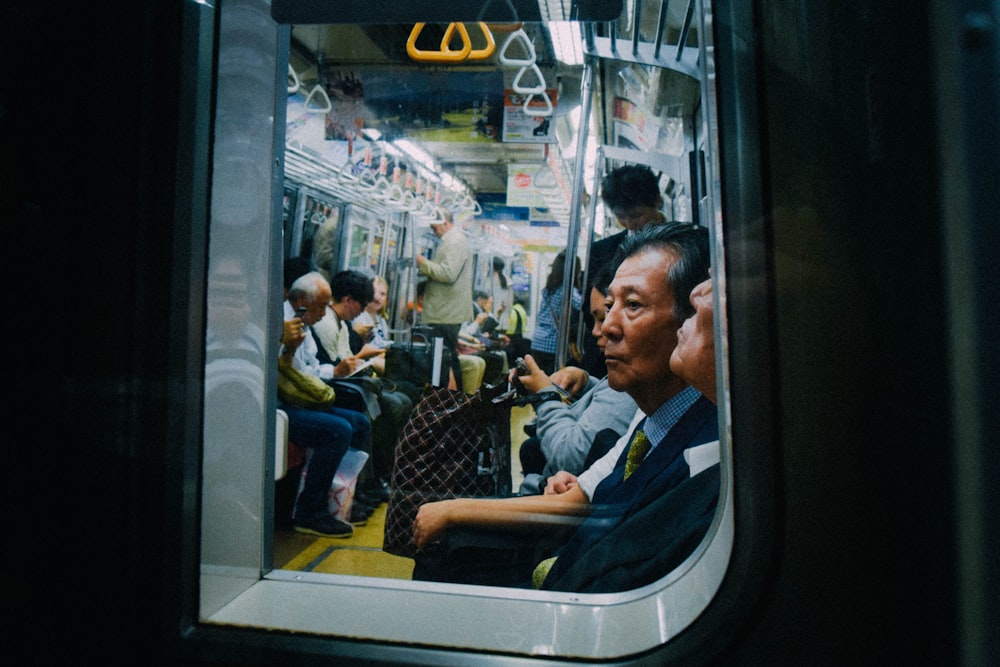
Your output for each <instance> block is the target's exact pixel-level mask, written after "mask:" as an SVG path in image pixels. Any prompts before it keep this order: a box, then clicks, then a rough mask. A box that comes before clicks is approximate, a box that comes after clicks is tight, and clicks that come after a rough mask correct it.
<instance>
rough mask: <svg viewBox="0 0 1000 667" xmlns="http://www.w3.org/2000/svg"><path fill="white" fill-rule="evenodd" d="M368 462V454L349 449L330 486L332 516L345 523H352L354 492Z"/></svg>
mask: <svg viewBox="0 0 1000 667" xmlns="http://www.w3.org/2000/svg"><path fill="white" fill-rule="evenodd" d="M367 460H368V452H363V451H361V450H360V449H348V450H347V453H345V454H344V458H342V459H341V460H340V465H339V466H337V474H335V475H334V476H333V483H331V484H330V495H329V508H330V516H332V517H333V518H335V519H339V520H340V521H343V522H344V523H350V521H351V507H352V506H353V505H354V490H355V487H356V486H357V483H358V475H360V474H361V469H362V468H363V467H364V466H365V462H366V461H367Z"/></svg>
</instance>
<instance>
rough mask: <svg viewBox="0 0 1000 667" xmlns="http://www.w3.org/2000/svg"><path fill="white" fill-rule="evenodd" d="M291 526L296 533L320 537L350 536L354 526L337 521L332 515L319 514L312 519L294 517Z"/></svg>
mask: <svg viewBox="0 0 1000 667" xmlns="http://www.w3.org/2000/svg"><path fill="white" fill-rule="evenodd" d="M292 528H293V529H294V530H295V532H297V533H307V534H309V535H319V536H320V537H350V536H351V535H353V534H354V528H352V527H351V526H350V524H346V523H344V522H343V521H338V520H337V519H334V518H333V517H332V516H320V517H316V518H314V519H296V520H295V523H294V524H292Z"/></svg>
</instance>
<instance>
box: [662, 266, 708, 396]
mask: <svg viewBox="0 0 1000 667" xmlns="http://www.w3.org/2000/svg"><path fill="white" fill-rule="evenodd" d="M691 305H692V306H694V311H695V312H694V315H692V316H691V317H689V318H687V319H686V320H684V324H682V325H681V328H680V329H679V330H678V331H677V347H675V348H674V351H673V354H671V355H670V370H672V371H673V372H674V374H675V375H677V376H678V377H680V378H683V379H684V380H685V381H687V382H688V383H689V384H691V386H693V387H694V388H695V389H697V390H698V391H700V392H701V393H702V394H704V395H705V396H707V397H708V398H710V399H713V400H714V398H715V331H714V328H713V318H712V316H713V312H712V281H711V279H709V280H706V281H705V282H703V283H700V284H699V285H697V286H696V287H695V288H694V289H693V290H691Z"/></svg>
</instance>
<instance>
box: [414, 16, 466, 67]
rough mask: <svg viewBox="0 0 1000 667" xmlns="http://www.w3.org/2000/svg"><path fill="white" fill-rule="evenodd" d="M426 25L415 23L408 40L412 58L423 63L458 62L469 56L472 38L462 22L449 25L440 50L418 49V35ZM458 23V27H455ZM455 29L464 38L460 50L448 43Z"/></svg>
mask: <svg viewBox="0 0 1000 667" xmlns="http://www.w3.org/2000/svg"><path fill="white" fill-rule="evenodd" d="M425 25H427V24H426V23H415V24H414V25H413V30H411V31H410V38H409V39H407V40H406V52H407V53H408V54H410V58H412V59H413V60H416V61H417V62H423V63H456V62H461V61H463V60H465V59H466V58H468V57H469V53H470V52H471V51H472V40H470V39H469V31H468V30H466V29H465V26H464V25H462V24H461V23H458V24H455V23H452V24H451V25H449V26H448V31H446V32H445V39H443V40H441V50H440V51H421V50H420V49H418V48H417V36H418V35H420V33H421V31H422V30H423V29H424V26H425ZM456 25H457V26H458V27H457V28H453V26H456ZM454 30H458V34H459V36H461V38H462V48H461V49H459V50H458V51H452V50H451V47H450V45H449V44H447V42H448V41H450V35H451V34H452V33H453V32H454Z"/></svg>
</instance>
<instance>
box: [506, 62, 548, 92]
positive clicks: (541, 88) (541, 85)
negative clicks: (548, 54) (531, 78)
mask: <svg viewBox="0 0 1000 667" xmlns="http://www.w3.org/2000/svg"><path fill="white" fill-rule="evenodd" d="M525 72H532V73H533V74H534V75H535V79H536V80H537V81H538V83H537V84H536V85H534V86H523V85H521V77H523V76H524V74H525ZM510 87H511V88H513V89H514V92H515V93H521V94H522V95H531V94H537V93H544V92H545V77H544V76H543V75H542V70H540V69H538V65H536V64H535V63H531V65H530V66H526V67H522V68H521V69H520V70H518V72H517V76H515V77H514V83H512V84H511V86H510Z"/></svg>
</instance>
